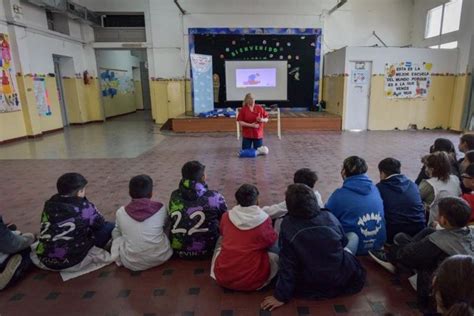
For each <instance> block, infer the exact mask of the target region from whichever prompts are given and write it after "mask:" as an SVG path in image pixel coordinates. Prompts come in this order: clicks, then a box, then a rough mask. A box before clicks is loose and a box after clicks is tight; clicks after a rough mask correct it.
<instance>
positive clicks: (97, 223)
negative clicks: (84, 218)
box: [83, 201, 105, 230]
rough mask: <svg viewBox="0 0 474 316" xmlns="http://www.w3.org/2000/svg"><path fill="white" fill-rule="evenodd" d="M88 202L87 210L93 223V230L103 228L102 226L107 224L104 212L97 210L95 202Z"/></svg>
mask: <svg viewBox="0 0 474 316" xmlns="http://www.w3.org/2000/svg"><path fill="white" fill-rule="evenodd" d="M87 203H89V205H88V209H87V211H88V212H89V214H88V217H89V224H90V225H91V227H92V229H93V230H98V229H101V228H102V226H103V225H104V224H105V218H104V216H102V214H101V213H100V212H99V211H98V210H97V207H96V206H95V205H94V203H91V202H89V201H88V202H87ZM83 214H84V211H83Z"/></svg>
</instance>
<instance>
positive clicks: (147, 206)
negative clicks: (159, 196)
mask: <svg viewBox="0 0 474 316" xmlns="http://www.w3.org/2000/svg"><path fill="white" fill-rule="evenodd" d="M162 207H163V204H161V203H160V202H156V201H152V200H150V199H147V198H143V199H133V200H132V201H131V202H130V203H129V204H128V205H127V206H125V212H127V214H128V215H129V216H130V217H131V218H133V219H134V220H136V221H137V222H143V221H144V220H146V219H147V218H149V217H151V216H153V215H154V214H156V213H157V212H158V211H159V210H160V209H161V208H162Z"/></svg>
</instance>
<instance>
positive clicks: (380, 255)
mask: <svg viewBox="0 0 474 316" xmlns="http://www.w3.org/2000/svg"><path fill="white" fill-rule="evenodd" d="M369 255H370V256H371V257H372V259H374V260H375V261H376V262H377V263H378V264H380V265H381V266H382V267H384V268H385V269H387V270H388V271H389V272H391V273H395V269H396V268H395V266H394V265H393V264H391V263H390V261H389V260H388V259H387V253H386V252H385V251H383V250H370V251H369Z"/></svg>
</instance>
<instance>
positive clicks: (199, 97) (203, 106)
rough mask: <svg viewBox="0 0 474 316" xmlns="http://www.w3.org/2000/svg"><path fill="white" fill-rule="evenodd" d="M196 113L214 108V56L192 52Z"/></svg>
mask: <svg viewBox="0 0 474 316" xmlns="http://www.w3.org/2000/svg"><path fill="white" fill-rule="evenodd" d="M191 70H192V74H193V96H194V114H196V115H199V114H200V113H203V112H208V111H211V110H213V109H214V96H213V92H214V90H213V79H212V56H209V55H199V54H191Z"/></svg>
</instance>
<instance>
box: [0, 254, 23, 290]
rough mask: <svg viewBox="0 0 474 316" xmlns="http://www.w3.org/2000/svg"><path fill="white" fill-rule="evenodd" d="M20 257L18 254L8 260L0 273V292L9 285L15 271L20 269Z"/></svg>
mask: <svg viewBox="0 0 474 316" xmlns="http://www.w3.org/2000/svg"><path fill="white" fill-rule="evenodd" d="M21 261H22V256H21V255H20V254H16V255H13V256H12V257H11V258H10V259H8V262H7V265H6V266H5V269H3V271H2V273H0V290H3V289H4V288H6V287H7V285H8V283H10V281H11V279H12V278H13V276H14V275H15V273H16V271H17V269H18V268H19V267H20V265H21Z"/></svg>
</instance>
